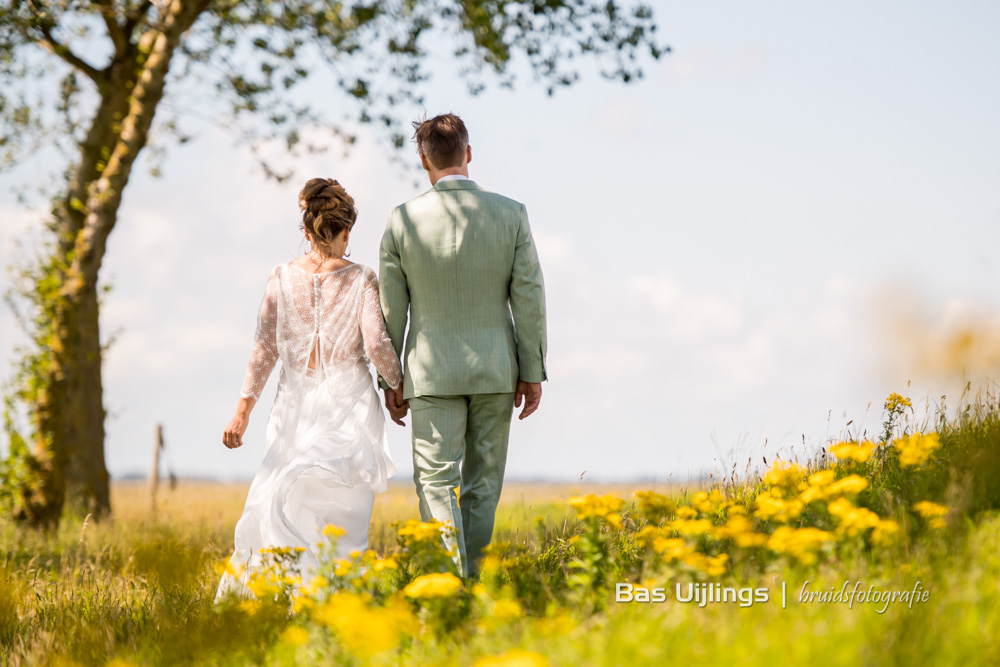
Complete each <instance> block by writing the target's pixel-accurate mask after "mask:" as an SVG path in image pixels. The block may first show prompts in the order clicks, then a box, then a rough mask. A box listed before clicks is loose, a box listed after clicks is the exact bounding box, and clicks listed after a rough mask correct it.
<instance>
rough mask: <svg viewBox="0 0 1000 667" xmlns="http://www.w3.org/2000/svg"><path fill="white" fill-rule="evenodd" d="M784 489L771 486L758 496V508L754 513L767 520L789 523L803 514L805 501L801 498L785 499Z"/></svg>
mask: <svg viewBox="0 0 1000 667" xmlns="http://www.w3.org/2000/svg"><path fill="white" fill-rule="evenodd" d="M782 494H783V491H781V490H780V489H777V488H771V489H770V490H768V491H764V492H763V493H761V494H760V495H758V496H757V498H756V509H755V510H754V513H753V515H754V516H755V517H757V518H758V519H763V520H765V521H778V522H781V523H787V522H789V521H791V520H793V519H797V518H798V517H799V515H800V514H802V508H803V507H804V506H805V503H803V501H802V500H801V499H799V498H789V499H787V500H786V499H785V498H783V497H782Z"/></svg>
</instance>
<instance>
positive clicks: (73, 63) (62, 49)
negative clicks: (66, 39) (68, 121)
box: [28, 0, 105, 86]
mask: <svg viewBox="0 0 1000 667" xmlns="http://www.w3.org/2000/svg"><path fill="white" fill-rule="evenodd" d="M28 5H29V6H30V7H31V11H32V13H33V14H34V15H35V16H36V17H37V18H38V23H37V28H38V30H39V31H40V32H41V33H42V38H41V39H40V40H38V43H39V44H41V45H42V46H43V47H44V48H45V49H46V50H47V51H49V53H51V54H53V55H55V56H58V57H60V58H62V59H63V60H64V61H65V62H66V63H68V64H69V65H70V67H73V68H75V69H77V70H79V71H81V72H83V73H84V74H86V75H87V76H88V77H90V79H91V80H92V81H93V82H94V83H96V84H97V85H98V86H100V85H101V84H102V83H103V82H104V80H105V75H104V73H103V72H101V71H100V70H99V69H97V68H96V67H94V66H93V65H91V64H90V63H88V62H86V61H85V60H83V59H82V58H80V57H79V56H78V55H76V54H75V53H73V51H71V50H70V48H69V47H68V46H66V45H65V44H63V43H62V42H60V41H59V40H58V39H56V38H55V36H54V35H53V34H52V27H53V26H52V23H51V21H50V20H47V19H46V16H47V13H46V11H45V9H44V8H40V7H39V6H38V3H36V2H35V1H34V0H28Z"/></svg>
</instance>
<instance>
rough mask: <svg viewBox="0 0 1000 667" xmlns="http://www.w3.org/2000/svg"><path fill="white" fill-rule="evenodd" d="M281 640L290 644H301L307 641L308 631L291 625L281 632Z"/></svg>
mask: <svg viewBox="0 0 1000 667" xmlns="http://www.w3.org/2000/svg"><path fill="white" fill-rule="evenodd" d="M281 641H283V642H285V643H286V644H291V645H292V646H302V645H303V644H305V643H306V642H308V641H309V631H308V630H306V629H305V628H300V627H299V626H297V625H293V626H291V627H289V628H287V629H286V630H285V631H284V632H282V633H281Z"/></svg>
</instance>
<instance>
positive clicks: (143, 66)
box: [19, 0, 208, 525]
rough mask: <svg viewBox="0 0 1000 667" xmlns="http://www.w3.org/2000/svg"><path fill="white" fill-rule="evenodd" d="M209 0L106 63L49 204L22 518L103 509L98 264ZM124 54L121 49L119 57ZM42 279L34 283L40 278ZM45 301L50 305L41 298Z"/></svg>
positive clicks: (42, 521) (173, 13)
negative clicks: (47, 279)
mask: <svg viewBox="0 0 1000 667" xmlns="http://www.w3.org/2000/svg"><path fill="white" fill-rule="evenodd" d="M207 5H208V0H173V1H172V2H170V3H168V4H167V5H166V7H165V8H166V11H165V15H164V18H163V22H162V27H161V29H159V30H154V31H150V32H148V33H146V34H144V35H143V36H142V38H141V39H140V40H139V43H138V44H136V45H134V47H135V48H130V49H129V50H128V53H127V54H122V53H119V54H118V56H119V57H118V59H117V60H116V62H115V63H114V64H113V66H112V67H111V68H110V70H109V80H108V81H107V82H105V85H102V86H99V89H100V92H101V103H100V105H99V108H98V113H97V114H96V115H95V117H94V120H93V124H92V126H91V128H90V131H89V132H88V134H87V138H86V139H85V140H84V142H83V143H82V144H81V146H80V148H81V160H80V163H79V164H78V166H77V169H76V171H75V174H74V176H73V177H72V178H71V179H70V182H69V183H68V184H67V193H66V196H65V197H64V198H63V200H62V201H61V202H60V203H59V204H57V206H56V207H55V208H54V211H53V213H54V215H55V218H56V224H55V232H56V235H57V242H56V244H55V246H54V248H53V252H54V256H53V257H52V261H51V265H50V269H51V271H52V272H53V274H54V276H55V277H56V279H57V280H58V281H59V283H60V290H59V294H58V296H57V297H55V299H54V300H55V303H54V304H53V308H52V315H51V316H52V327H51V335H50V336H49V338H48V339H46V340H40V341H38V343H39V345H44V346H47V347H48V349H49V354H48V355H47V356H45V357H44V358H45V359H46V361H47V363H46V364H45V366H44V368H42V369H40V374H41V377H40V381H41V383H42V387H43V390H42V391H41V392H39V398H38V404H37V405H36V406H35V419H36V427H37V428H36V431H37V436H36V442H35V459H36V460H35V462H34V466H35V468H36V470H35V471H34V472H35V477H36V480H35V481H34V482H33V484H32V486H33V488H32V489H30V493H27V494H26V497H25V498H24V500H23V502H22V503H21V505H20V510H19V514H20V518H22V519H25V520H27V521H29V522H31V523H33V524H36V525H53V524H55V523H56V522H58V520H59V517H60V516H61V514H62V511H63V507H64V505H65V504H67V503H68V504H69V505H70V507H71V508H73V509H74V510H76V511H84V512H88V513H93V514H94V515H95V516H96V517H98V518H99V517H101V516H104V515H105V514H107V513H108V512H109V511H110V510H111V503H110V495H109V484H108V481H109V479H108V472H107V468H106V466H105V460H104V417H105V410H104V403H103V384H102V378H101V356H102V354H101V353H102V348H101V339H100V327H99V320H100V318H99V300H98V285H97V283H98V273H99V271H100V268H101V262H102V261H103V259H104V253H105V250H106V245H107V239H108V236H109V235H110V233H111V231H112V229H114V226H115V223H116V222H117V219H118V209H119V207H120V206H121V201H122V194H123V192H124V190H125V187H126V185H128V181H129V177H130V176H131V173H132V167H133V166H134V164H135V160H136V158H137V157H138V155H139V153H140V152H141V151H142V149H143V148H144V147H145V145H146V142H147V139H148V136H149V130H150V127H151V126H152V123H153V118H154V116H155V114H156V108H157V105H158V104H159V102H160V100H161V99H162V97H163V92H164V87H165V84H166V77H167V74H168V72H169V70H170V61H171V59H172V57H173V55H174V52H175V50H176V49H177V46H178V45H179V43H180V39H181V36H182V35H183V34H184V33H185V32H186V31H187V30H188V29H189V28H190V27H191V25H192V24H193V23H194V21H195V20H196V19H197V17H198V16H199V15H200V14H201V12H202V11H204V10H205V8H206V7H207ZM125 56H127V57H125ZM39 288H41V286H39ZM46 307H48V305H47V306H46Z"/></svg>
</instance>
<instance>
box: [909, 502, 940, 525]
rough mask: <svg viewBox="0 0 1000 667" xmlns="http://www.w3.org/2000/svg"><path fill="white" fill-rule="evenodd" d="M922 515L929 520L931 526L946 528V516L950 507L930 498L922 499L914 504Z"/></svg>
mask: <svg viewBox="0 0 1000 667" xmlns="http://www.w3.org/2000/svg"><path fill="white" fill-rule="evenodd" d="M913 509H915V510H916V511H917V513H918V514H920V516H922V517H923V518H924V519H927V520H928V521H929V525H930V527H931V528H944V526H945V524H946V522H945V521H944V518H943V517H945V516H946V515H947V514H948V508H947V507H945V506H944V505H938V504H937V503H932V502H930V501H929V500H922V501H920V502H919V503H916V504H915V505H914V506H913Z"/></svg>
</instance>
